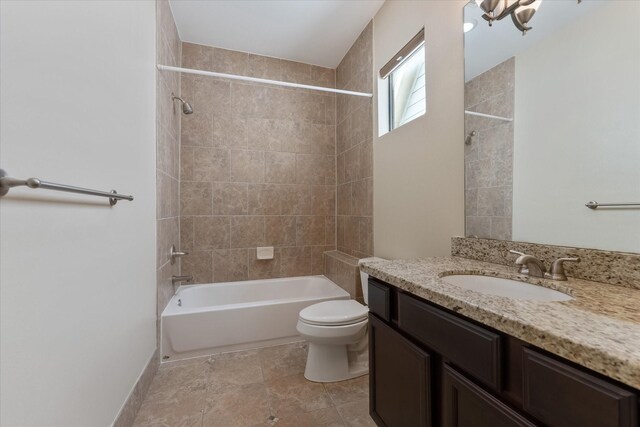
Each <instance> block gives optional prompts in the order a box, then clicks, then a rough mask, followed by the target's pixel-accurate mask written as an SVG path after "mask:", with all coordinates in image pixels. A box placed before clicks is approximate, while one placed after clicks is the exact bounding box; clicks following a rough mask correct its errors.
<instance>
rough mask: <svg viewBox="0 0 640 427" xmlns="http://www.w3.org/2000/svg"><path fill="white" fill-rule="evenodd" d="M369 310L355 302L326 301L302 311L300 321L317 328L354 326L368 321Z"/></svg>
mask: <svg viewBox="0 0 640 427" xmlns="http://www.w3.org/2000/svg"><path fill="white" fill-rule="evenodd" d="M368 313H369V309H368V308H367V307H366V306H364V305H362V304H360V303H359V302H357V301H355V300H336V301H325V302H320V303H318V304H314V305H311V306H309V307H307V308H305V309H303V310H302V311H300V321H301V322H304V323H307V324H309V325H317V326H343V325H352V324H354V323H358V322H362V321H363V320H366V319H367V315H368Z"/></svg>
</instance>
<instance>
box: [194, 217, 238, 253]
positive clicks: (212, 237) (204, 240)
mask: <svg viewBox="0 0 640 427" xmlns="http://www.w3.org/2000/svg"><path fill="white" fill-rule="evenodd" d="M229 233H230V229H229V217H227V216H211V217H207V216H204V217H200V216H196V217H193V248H194V250H211V249H227V248H229V241H230V240H229Z"/></svg>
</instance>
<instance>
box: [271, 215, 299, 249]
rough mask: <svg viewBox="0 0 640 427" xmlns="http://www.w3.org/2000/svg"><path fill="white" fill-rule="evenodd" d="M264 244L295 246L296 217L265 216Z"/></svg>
mask: <svg viewBox="0 0 640 427" xmlns="http://www.w3.org/2000/svg"><path fill="white" fill-rule="evenodd" d="M265 245H266V246H295V245H296V217H295V216H267V217H265Z"/></svg>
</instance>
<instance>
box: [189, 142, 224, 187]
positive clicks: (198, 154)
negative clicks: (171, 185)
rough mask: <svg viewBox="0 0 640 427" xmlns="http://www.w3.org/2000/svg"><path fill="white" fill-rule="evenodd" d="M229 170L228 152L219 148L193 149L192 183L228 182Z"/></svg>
mask: <svg viewBox="0 0 640 427" xmlns="http://www.w3.org/2000/svg"><path fill="white" fill-rule="evenodd" d="M230 170H231V155H230V152H229V150H225V149H219V148H202V147H195V148H194V149H193V176H192V178H193V180H194V181H209V182H212V181H228V180H229V176H230Z"/></svg>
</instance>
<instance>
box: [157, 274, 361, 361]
mask: <svg viewBox="0 0 640 427" xmlns="http://www.w3.org/2000/svg"><path fill="white" fill-rule="evenodd" d="M336 299H349V294H348V293H347V292H346V291H344V290H343V289H342V288H340V287H339V286H338V285H336V284H335V283H333V282H332V281H331V280H329V279H327V278H326V277H324V276H308V277H291V278H284V279H269V280H248V281H243V282H229V283H214V284H206V285H188V286H181V287H180V288H179V289H178V291H177V292H176V294H175V295H174V296H173V298H171V301H169V304H168V305H167V307H166V308H165V309H164V311H163V312H162V319H161V322H162V325H161V326H162V332H161V333H162V348H161V351H162V358H163V360H164V361H167V362H168V361H173V360H179V359H184V358H189V357H196V356H203V355H207V354H214V353H219V352H224V351H234V350H244V349H248V348H257V347H264V346H268V345H277V344H285V343H288V342H294V341H299V340H300V337H299V335H298V332H297V330H296V323H297V321H298V313H299V312H300V310H302V309H303V308H305V307H307V306H309V305H311V304H315V303H317V302H321V301H328V300H336Z"/></svg>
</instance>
